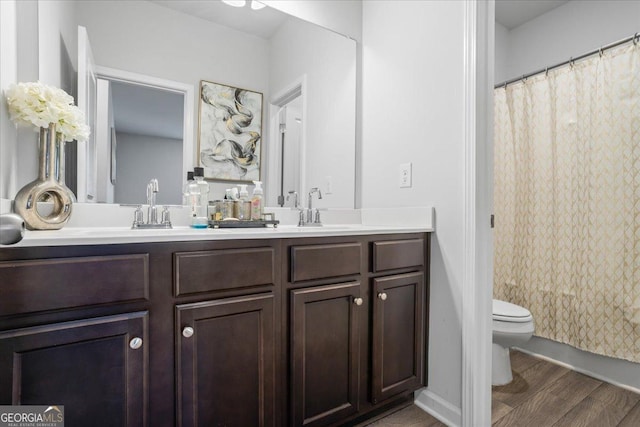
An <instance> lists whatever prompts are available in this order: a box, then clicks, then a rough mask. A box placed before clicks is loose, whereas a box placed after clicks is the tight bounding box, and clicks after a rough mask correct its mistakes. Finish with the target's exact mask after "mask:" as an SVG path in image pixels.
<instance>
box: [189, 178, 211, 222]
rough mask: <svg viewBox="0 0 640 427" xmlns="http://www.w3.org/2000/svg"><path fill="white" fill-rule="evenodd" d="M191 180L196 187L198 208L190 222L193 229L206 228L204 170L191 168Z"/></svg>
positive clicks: (207, 202)
mask: <svg viewBox="0 0 640 427" xmlns="http://www.w3.org/2000/svg"><path fill="white" fill-rule="evenodd" d="M193 178H194V179H195V183H196V185H197V187H198V199H199V200H198V207H197V209H196V217H195V219H194V220H192V221H191V226H192V227H194V228H206V227H208V225H209V221H208V218H207V206H209V184H208V183H207V181H205V180H204V168H193Z"/></svg>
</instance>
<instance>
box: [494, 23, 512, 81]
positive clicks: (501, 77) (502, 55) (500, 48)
mask: <svg viewBox="0 0 640 427" xmlns="http://www.w3.org/2000/svg"><path fill="white" fill-rule="evenodd" d="M495 25H496V26H495V31H496V32H495V44H496V45H495V66H494V67H495V68H494V71H495V73H494V81H495V82H496V83H500V82H504V81H507V80H508V79H509V78H508V77H507V58H508V55H509V29H508V28H507V27H505V26H504V25H501V24H500V23H498V22H496V23H495Z"/></svg>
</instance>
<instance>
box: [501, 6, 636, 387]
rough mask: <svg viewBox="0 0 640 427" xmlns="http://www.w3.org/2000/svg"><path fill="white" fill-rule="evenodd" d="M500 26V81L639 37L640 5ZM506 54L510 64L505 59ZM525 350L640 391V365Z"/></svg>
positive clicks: (566, 12)
mask: <svg viewBox="0 0 640 427" xmlns="http://www.w3.org/2000/svg"><path fill="white" fill-rule="evenodd" d="M498 27H499V26H498V25H496V74H495V76H496V79H495V81H496V83H500V82H502V81H505V80H508V79H511V78H515V77H518V76H521V75H523V74H527V73H530V72H533V71H536V70H538V69H542V68H544V67H546V66H548V65H553V64H556V63H559V62H563V61H566V60H567V59H569V58H570V57H572V56H574V57H575V56H579V55H581V54H584V53H587V52H589V51H592V50H594V49H597V48H599V47H600V46H603V45H606V44H608V43H612V42H615V41H617V40H620V39H623V38H626V37H629V36H631V35H633V34H635V33H636V32H638V31H640V1H624V0H623V1H614V0H607V1H603V0H599V1H597V0H588V1H582V0H573V1H570V2H568V3H565V4H564V5H562V6H560V7H558V8H556V9H553V10H551V11H550V12H548V13H546V14H544V15H541V16H539V17H538V18H536V19H533V20H531V21H529V22H527V23H525V24H522V25H520V26H518V27H516V28H513V29H512V30H510V31H502V30H499V29H498ZM503 28H504V27H503ZM501 56H502V57H504V58H506V60H504V61H500V57H501ZM523 349H524V350H526V351H530V352H533V353H536V354H539V355H541V356H544V357H549V358H551V359H553V360H558V361H560V362H563V363H567V364H569V365H571V366H573V367H574V368H576V369H579V370H581V371H584V372H586V373H588V374H590V375H595V376H599V377H600V378H602V379H605V380H608V381H611V382H615V383H618V384H621V385H626V386H630V387H634V388H635V389H637V390H640V374H638V372H640V369H639V368H640V365H639V364H636V363H632V362H627V361H624V360H618V359H613V358H610V357H605V356H600V355H596V354H593V353H589V352H585V351H581V350H578V349H576V348H574V347H571V346H569V345H566V344H562V343H558V342H555V341H551V340H547V339H544V338H538V337H536V338H535V339H533V340H531V341H530V342H529V343H528V344H526V345H525V346H523Z"/></svg>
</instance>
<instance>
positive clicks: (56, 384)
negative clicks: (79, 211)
mask: <svg viewBox="0 0 640 427" xmlns="http://www.w3.org/2000/svg"><path fill="white" fill-rule="evenodd" d="M428 278H429V234H428V233H399V234H379V235H353V236H332V237H312V238H291V239H254V240H243V239H237V240H224V239H223V240H210V241H183V242H158V243H139V244H113V245H95V246H92V245H86V246H60V247H7V248H5V247H2V248H0V284H1V286H0V405H11V404H16V405H18V404H25V405H26V404H42V405H46V404H60V405H65V417H66V420H65V421H66V425H68V426H72V427H73V426H88V425H90V426H103V425H104V426H153V427H171V426H175V425H180V426H185V427H187V426H189V427H191V426H207V427H208V426H240V427H242V426H252V427H253V426H260V427H271V426H274V427H275V426H278V427H279V426H292V427H298V426H305V427H318V426H342V425H345V426H346V425H354V424H357V423H359V422H362V421H364V420H365V419H366V418H368V417H369V418H370V417H372V416H374V415H375V414H377V413H380V412H383V411H385V410H387V409H391V408H392V407H394V406H397V405H399V404H401V403H405V402H409V401H410V400H412V398H413V396H412V392H413V391H414V390H416V389H417V388H419V387H421V386H422V385H425V383H426V371H427V370H426V363H427V362H426V355H427V345H426V343H427V342H428V340H427V335H428V323H427V321H428V295H429V283H428ZM383 294H384V296H383Z"/></svg>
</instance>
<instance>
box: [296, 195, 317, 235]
mask: <svg viewBox="0 0 640 427" xmlns="http://www.w3.org/2000/svg"><path fill="white" fill-rule="evenodd" d="M314 193H318V200H320V199H322V192H321V191H320V189H319V188H318V187H313V188H312V189H311V190H309V196H308V199H307V209H306V211H304V210H302V209H301V210H300V218H299V221H298V227H321V226H322V221H321V220H320V211H319V210H318V209H317V208H316V209H315V215H314V209H313V194H314ZM305 213H306V215H305Z"/></svg>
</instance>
